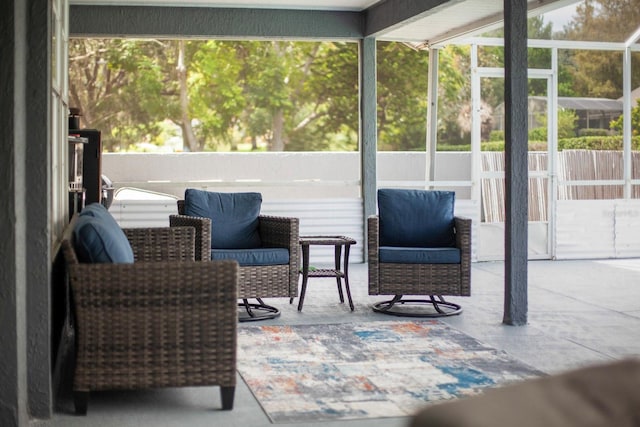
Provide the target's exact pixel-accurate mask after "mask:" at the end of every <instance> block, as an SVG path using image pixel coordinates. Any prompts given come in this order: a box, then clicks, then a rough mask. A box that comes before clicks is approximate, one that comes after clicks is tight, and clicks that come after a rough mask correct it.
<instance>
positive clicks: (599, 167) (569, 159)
mask: <svg viewBox="0 0 640 427" xmlns="http://www.w3.org/2000/svg"><path fill="white" fill-rule="evenodd" d="M623 161H624V159H623V153H622V151H604V150H598V151H596V150H564V151H561V152H559V153H558V180H559V181H592V180H622V179H623ZM546 170H547V153H545V152H531V153H529V173H530V174H532V173H534V172H536V171H546ZM482 171H483V172H504V153H503V152H483V153H482ZM632 171H633V177H634V178H638V177H639V176H640V152H638V151H634V152H632ZM547 185H548V179H547V178H544V177H532V178H529V221H547V218H548V196H549V195H548V189H547ZM481 191H482V221H483V222H504V220H505V218H504V212H505V206H504V199H505V198H504V196H505V194H504V193H505V189H504V178H493V177H490V178H483V179H482V182H481ZM623 191H624V188H623V186H622V185H586V186H585V185H560V186H558V199H559V200H602V199H609V200H611V199H622V198H623V197H624V194H623ZM632 197H633V198H640V186H633V192H632Z"/></svg>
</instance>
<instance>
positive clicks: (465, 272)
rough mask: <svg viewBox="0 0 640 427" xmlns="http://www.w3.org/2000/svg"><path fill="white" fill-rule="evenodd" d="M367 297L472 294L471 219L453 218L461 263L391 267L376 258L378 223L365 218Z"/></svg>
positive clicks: (392, 265)
mask: <svg viewBox="0 0 640 427" xmlns="http://www.w3.org/2000/svg"><path fill="white" fill-rule="evenodd" d="M367 226H368V235H367V247H368V248H367V250H368V257H369V258H368V259H369V295H453V296H469V295H471V219H469V218H461V217H456V218H455V232H456V247H457V248H459V249H460V256H461V263H460V264H394V263H381V262H379V259H378V249H379V243H378V242H379V235H380V223H379V219H378V217H377V216H370V217H369V218H367Z"/></svg>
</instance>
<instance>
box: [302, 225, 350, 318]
mask: <svg viewBox="0 0 640 427" xmlns="http://www.w3.org/2000/svg"><path fill="white" fill-rule="evenodd" d="M355 244H356V241H355V240H354V239H352V238H350V237H345V236H300V246H301V247H302V268H301V269H300V274H302V290H301V291H300V300H299V301H298V311H302V305H303V304H304V295H305V293H306V291H307V281H308V280H309V278H310V277H335V278H336V281H337V284H338V294H339V295H340V302H342V303H343V302H344V294H343V293H342V282H341V281H342V280H344V288H345V291H346V292H347V298H348V299H349V308H351V311H353V309H354V308H353V301H352V299H351V289H349V251H350V249H351V245H355ZM312 245H324V246H334V248H335V251H334V253H335V268H331V269H328V268H323V269H313V270H310V268H309V247H310V246H312ZM343 247H344V260H343V267H342V269H341V268H340V264H341V262H340V261H341V259H342V258H343V257H342V248H343ZM290 302H293V298H291V300H290Z"/></svg>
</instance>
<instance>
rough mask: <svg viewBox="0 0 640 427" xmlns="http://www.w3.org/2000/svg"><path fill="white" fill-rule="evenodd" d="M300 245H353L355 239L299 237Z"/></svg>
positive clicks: (343, 237) (342, 237) (344, 237)
mask: <svg viewBox="0 0 640 427" xmlns="http://www.w3.org/2000/svg"><path fill="white" fill-rule="evenodd" d="M300 244H301V245H355V244H356V241H355V239H352V238H351V237H346V236H300Z"/></svg>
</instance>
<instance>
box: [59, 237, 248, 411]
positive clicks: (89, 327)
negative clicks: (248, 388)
mask: <svg viewBox="0 0 640 427" xmlns="http://www.w3.org/2000/svg"><path fill="white" fill-rule="evenodd" d="M124 232H125V235H126V236H127V238H128V240H129V242H130V243H131V246H132V249H133V253H134V259H135V262H134V263H133V264H110V263H103V264H101V263H80V262H79V261H78V256H77V253H76V251H75V249H74V246H73V244H72V242H71V240H70V237H69V238H67V239H65V240H63V242H62V245H63V253H64V257H65V261H66V265H67V271H68V274H69V281H70V286H71V294H72V299H73V305H74V314H75V331H76V332H75V333H76V368H75V374H74V380H73V395H74V404H75V408H76V413H78V414H86V411H87V405H88V398H89V392H90V391H95V390H112V389H142V388H156V387H182V386H210V385H218V386H220V391H221V400H222V408H223V409H232V408H233V400H234V393H235V385H236V339H237V335H236V328H237V309H236V301H237V295H236V289H235V287H234V286H229V283H235V282H236V281H237V274H238V266H237V263H236V262H234V261H219V262H215V263H214V262H211V263H202V262H195V261H194V258H195V250H194V248H195V230H194V229H193V228H190V227H173V228H168V227H166V228H136V229H126V230H124Z"/></svg>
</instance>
